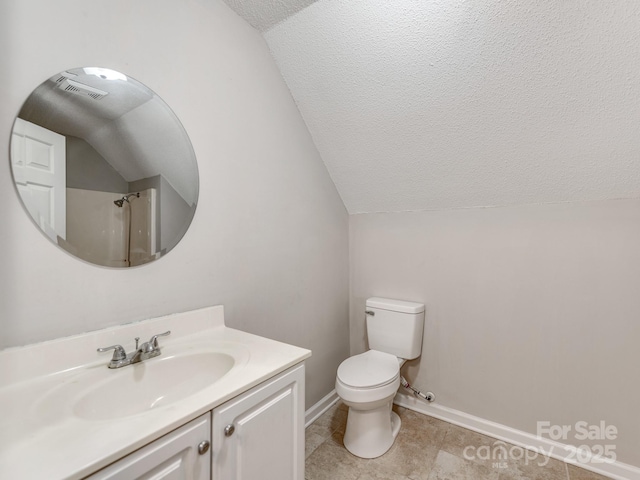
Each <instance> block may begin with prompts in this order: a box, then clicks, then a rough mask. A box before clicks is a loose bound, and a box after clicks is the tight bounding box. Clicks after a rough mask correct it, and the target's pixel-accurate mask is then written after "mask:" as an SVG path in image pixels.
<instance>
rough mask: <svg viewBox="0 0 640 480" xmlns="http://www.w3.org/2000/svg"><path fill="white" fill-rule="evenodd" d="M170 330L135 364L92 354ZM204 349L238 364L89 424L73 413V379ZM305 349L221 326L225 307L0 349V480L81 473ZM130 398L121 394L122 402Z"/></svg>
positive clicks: (299, 357)
mask: <svg viewBox="0 0 640 480" xmlns="http://www.w3.org/2000/svg"><path fill="white" fill-rule="evenodd" d="M166 330H171V332H172V333H171V335H170V336H168V337H161V338H159V339H158V340H159V342H160V346H161V350H162V355H160V356H159V357H156V358H152V359H149V360H145V361H144V362H142V363H141V364H137V365H130V366H127V367H123V368H122V369H114V370H110V369H108V368H107V364H108V363H109V360H110V359H111V353H112V352H109V353H105V354H98V353H96V348H98V347H105V346H110V345H113V344H121V345H122V346H123V347H125V350H126V351H127V352H130V351H132V350H133V338H134V337H140V338H141V342H142V341H146V340H148V338H149V337H151V336H152V335H154V334H157V333H162V332H164V331H166ZM204 349H206V350H208V351H211V350H214V351H216V352H222V353H226V354H227V355H230V356H232V357H233V358H234V361H235V363H234V366H233V367H232V368H231V370H230V371H229V372H228V373H227V374H226V375H225V376H223V377H222V378H221V379H219V380H218V381H216V382H215V383H213V384H212V385H211V386H208V387H206V388H203V389H202V390H200V391H198V392H197V393H194V394H192V395H190V396H187V397H186V398H184V399H182V400H179V401H176V402H173V403H170V404H168V405H164V406H158V407H156V408H152V409H150V410H147V411H145V412H144V413H139V414H134V415H128V416H123V417H120V418H116V419H105V420H95V419H94V420H88V419H84V418H80V417H79V416H78V415H76V414H74V410H73V408H72V406H71V404H72V403H73V401H74V398H73V395H74V393H73V392H74V391H78V392H80V391H81V390H83V389H84V391H86V390H87V385H82V388H80V386H78V385H80V384H81V383H82V382H85V383H86V379H87V378H92V379H102V378H108V377H109V376H110V375H117V374H118V371H119V370H124V369H132V368H145V367H144V366H142V365H143V364H145V363H146V362H155V361H161V360H162V359H163V358H167V357H170V356H171V355H175V354H180V353H184V352H198V351H202V350H204ZM310 355H311V352H310V351H309V350H306V349H303V348H299V347H294V346H291V345H287V344H284V343H280V342H276V341H274V340H269V339H266V338H263V337H259V336H256V335H252V334H248V333H245V332H241V331H239V330H234V329H231V328H227V327H226V326H225V325H224V312H223V308H222V307H221V306H217V307H208V308H204V309H201V310H196V311H193V312H186V313H181V314H175V315H169V316H166V317H161V318H157V319H152V320H146V321H144V322H138V323H133V324H129V325H122V326H118V327H114V328H109V329H105V330H100V331H97V332H90V333H86V334H82V335H77V336H74V337H68V338H62V339H57V340H53V341H51V342H44V343H40V344H35V345H28V346H25V347H18V348H10V349H7V350H3V351H0V477H2V478H11V479H20V480H29V479H38V480H41V479H47V480H57V479H79V478H83V477H85V476H87V475H89V474H91V473H93V472H95V471H97V470H99V469H100V468H103V467H105V466H106V465H108V464H110V463H112V462H114V461H115V460H118V459H119V458H122V457H123V456H125V455H127V454H129V453H131V452H133V451H134V450H136V449H138V448H140V447H142V446H144V445H146V444H147V443H149V442H151V441H153V440H155V439H157V438H159V437H161V436H162V435H164V434H166V433H168V432H170V431H172V430H174V429H175V428H177V427H179V426H181V425H183V424H184V423H186V422H188V421H190V420H192V419H194V418H196V417H198V416H199V415H201V414H203V413H205V412H207V411H209V410H212V409H213V408H215V407H217V406H218V405H220V404H222V403H224V402H226V401H227V400H229V399H231V398H233V397H235V396H237V395H239V394H240V393H242V392H244V391H246V390H248V389H250V388H251V387H253V386H255V385H257V384H259V383H261V382H263V381H265V380H267V379H268V378H270V377H272V376H273V375H275V374H278V373H280V372H282V371H284V370H286V369H287V368H289V367H291V366H293V365H295V364H297V363H300V362H301V361H303V360H304V359H306V358H308V357H309V356H310ZM139 366H140V367H139ZM185 375H189V372H185ZM74 389H75V390H74ZM69 392H71V393H69ZM133 395H135V392H126V391H125V392H122V402H126V401H127V399H128V398H129V397H130V396H133Z"/></svg>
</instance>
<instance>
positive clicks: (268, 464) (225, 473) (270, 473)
mask: <svg viewBox="0 0 640 480" xmlns="http://www.w3.org/2000/svg"><path fill="white" fill-rule="evenodd" d="M87 478H88V480H134V479H140V480H276V479H277V480H303V479H304V364H302V363H300V364H298V365H296V366H294V367H292V368H290V369H289V370H286V371H285V372H283V373H281V374H280V375H277V376H275V377H273V378H271V379H269V380H267V381H265V382H263V383H261V384H260V385H258V386H256V387H254V388H252V389H251V390H248V391H247V392H245V393H243V394H241V395H239V396H238V397H236V398H233V399H231V400H229V401H228V402H226V403H223V404H222V405H220V406H219V407H217V408H215V409H214V410H213V412H208V413H206V414H204V415H202V416H200V417H198V418H196V419H195V420H192V421H191V422H189V423H187V424H185V425H183V426H182V427H180V428H178V429H176V430H174V431H173V432H171V433H168V434H167V435H165V436H163V437H161V438H159V439H158V440H156V441H154V442H152V443H150V444H149V445H146V446H144V447H142V448H141V449H140V450H137V451H135V452H133V453H131V454H130V455H128V456H126V457H124V458H123V459H121V460H118V461H116V462H115V463H113V464H111V465H109V466H108V467H106V468H104V469H102V470H100V471H99V472H97V473H95V474H93V475H91V476H89V477H87Z"/></svg>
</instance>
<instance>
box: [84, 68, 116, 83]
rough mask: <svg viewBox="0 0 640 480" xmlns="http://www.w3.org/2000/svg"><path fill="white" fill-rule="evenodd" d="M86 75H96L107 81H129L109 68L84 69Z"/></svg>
mask: <svg viewBox="0 0 640 480" xmlns="http://www.w3.org/2000/svg"><path fill="white" fill-rule="evenodd" d="M82 70H84V73H86V74H87V75H95V76H96V77H100V78H103V79H105V80H123V81H125V82H126V81H127V76H126V75H123V74H122V73H120V72H116V71H115V70H109V69H108V68H99V67H84V68H83V69H82Z"/></svg>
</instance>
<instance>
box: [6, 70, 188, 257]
mask: <svg viewBox="0 0 640 480" xmlns="http://www.w3.org/2000/svg"><path fill="white" fill-rule="evenodd" d="M11 167H12V172H13V178H14V181H15V184H16V188H17V191H18V193H19V195H20V198H21V199H22V203H23V205H24V207H25V209H26V211H27V212H28V213H29V214H30V215H31V217H32V219H33V220H34V222H35V223H36V224H37V225H38V226H39V227H40V229H41V230H42V231H43V232H44V234H45V235H47V237H49V239H50V240H51V241H53V242H54V243H56V244H57V245H59V246H60V247H62V248H63V249H64V250H66V251H67V252H69V253H71V254H72V255H75V256H76V257H78V258H81V259H83V260H86V261H88V262H91V263H94V264H97V265H104V266H109V267H130V266H135V265H142V264H145V263H148V262H150V261H153V260H155V259H157V258H159V257H160V256H162V255H164V254H165V253H167V252H168V251H169V250H171V249H172V248H173V247H174V246H175V245H176V244H177V243H178V242H179V241H180V239H181V238H182V237H183V235H184V234H185V232H186V231H187V229H188V228H189V225H190V223H191V220H192V218H193V215H194V213H195V209H196V204H197V200H198V167H197V164H196V159H195V154H194V152H193V148H192V146H191V142H190V141H189V137H188V136H187V133H186V132H185V130H184V128H183V127H182V125H181V124H180V122H179V121H178V119H177V117H176V116H175V114H174V113H173V112H172V111H171V109H170V108H169V107H168V106H167V104H166V103H164V101H163V100H162V99H161V98H160V97H158V96H157V95H156V94H155V93H154V92H152V91H151V90H150V89H149V88H147V87H146V86H144V85H142V84H141V83H140V82H138V81H136V80H134V79H132V78H131V77H128V76H126V75H124V74H122V73H119V72H116V71H113V70H108V69H104V68H95V67H86V68H75V69H71V70H66V71H64V72H62V73H60V74H58V75H55V76H53V77H51V78H50V79H48V80H46V81H45V82H44V83H42V84H41V85H40V86H39V87H38V88H36V89H35V90H34V91H33V93H32V94H31V95H30V96H29V98H27V100H26V101H25V103H24V105H23V106H22V109H21V110H20V113H19V114H18V118H16V121H15V123H14V126H13V131H12V135H11Z"/></svg>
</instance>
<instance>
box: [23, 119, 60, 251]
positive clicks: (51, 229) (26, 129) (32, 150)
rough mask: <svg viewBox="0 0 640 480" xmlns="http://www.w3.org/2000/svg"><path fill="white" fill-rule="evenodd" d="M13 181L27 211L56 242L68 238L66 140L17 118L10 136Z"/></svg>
mask: <svg viewBox="0 0 640 480" xmlns="http://www.w3.org/2000/svg"><path fill="white" fill-rule="evenodd" d="M11 165H12V168H13V178H14V180H15V182H16V186H17V188H18V192H19V193H20V196H21V197H22V201H23V202H24V204H25V206H26V207H27V210H28V211H29V213H30V214H31V216H32V217H33V219H34V220H35V221H36V223H37V224H38V225H39V226H40V228H41V229H42V230H43V231H44V232H45V233H46V234H47V235H48V236H49V237H51V239H52V240H53V241H54V242H57V238H56V236H59V237H61V238H66V188H65V187H66V171H65V169H66V145H65V137H64V136H63V135H60V134H58V133H55V132H52V131H51V130H47V129H46V128H43V127H41V126H39V125H36V124H34V123H30V122H27V121H25V120H22V119H21V118H16V123H15V125H14V128H13V133H12V135H11Z"/></svg>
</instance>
